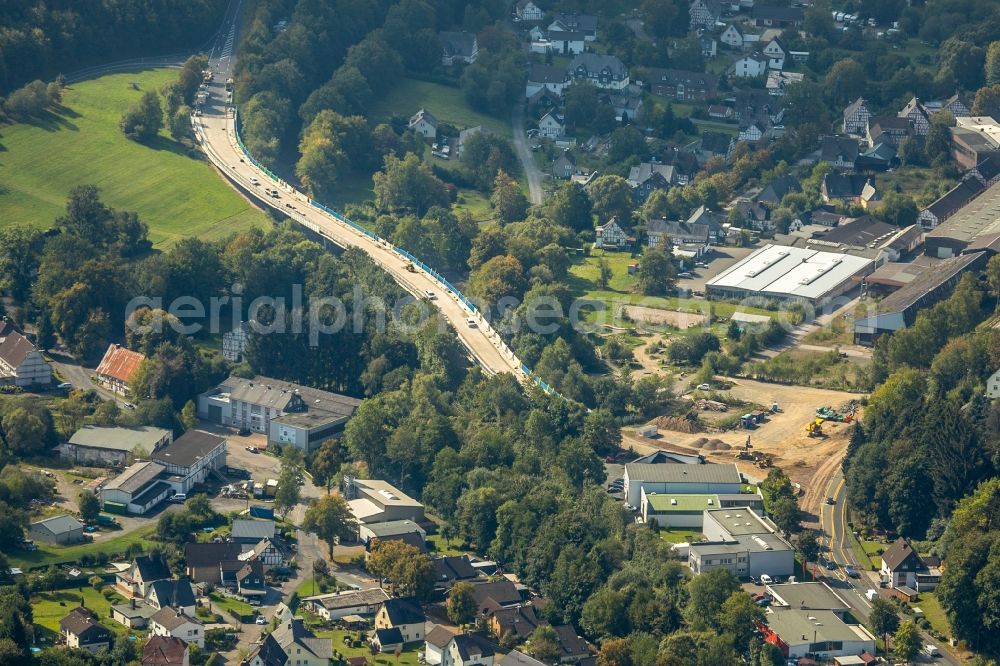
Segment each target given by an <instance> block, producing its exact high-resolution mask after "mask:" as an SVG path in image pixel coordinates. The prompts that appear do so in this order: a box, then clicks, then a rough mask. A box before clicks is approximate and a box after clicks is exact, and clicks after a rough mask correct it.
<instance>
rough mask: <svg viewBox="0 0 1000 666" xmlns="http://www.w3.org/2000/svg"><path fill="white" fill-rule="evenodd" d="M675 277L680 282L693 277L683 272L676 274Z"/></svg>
mask: <svg viewBox="0 0 1000 666" xmlns="http://www.w3.org/2000/svg"><path fill="white" fill-rule="evenodd" d="M677 277H679V278H680V279H682V280H690V279H691V278H693V277H694V275H692V274H691V273H688V272H687V271H684V272H683V273H678V274H677Z"/></svg>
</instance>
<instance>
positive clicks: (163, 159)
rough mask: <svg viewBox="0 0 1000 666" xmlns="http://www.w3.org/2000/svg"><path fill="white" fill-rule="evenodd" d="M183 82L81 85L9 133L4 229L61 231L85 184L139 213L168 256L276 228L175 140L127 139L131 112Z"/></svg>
mask: <svg viewBox="0 0 1000 666" xmlns="http://www.w3.org/2000/svg"><path fill="white" fill-rule="evenodd" d="M176 76H177V71H176V70H170V69H152V70H144V71H138V72H128V73H123V74H110V75H108V76H103V77H100V78H97V79H93V80H90V81H84V82H82V83H76V84H73V85H72V86H70V87H69V88H68V89H67V90H66V94H65V97H64V100H63V108H62V109H61V110H60V111H59V112H58V113H49V114H48V115H47V116H46V117H45V118H43V119H41V120H37V121H32V122H31V123H27V124H17V125H11V126H6V127H2V128H0V225H6V224H15V223H27V224H31V225H34V226H37V227H40V228H47V227H49V226H51V225H52V223H53V222H54V221H55V219H56V218H57V217H58V216H59V215H61V214H62V212H63V209H64V207H65V203H66V195H67V194H68V193H69V191H70V189H72V188H73V187H74V186H76V185H81V184H94V185H97V186H98V187H100V188H101V194H102V198H103V199H104V201H105V203H107V204H108V205H110V206H112V207H114V208H122V209H126V210H134V211H137V212H138V213H139V216H140V217H141V218H142V220H143V221H145V222H146V224H148V225H149V231H150V233H149V235H150V238H151V240H152V241H153V242H154V243H155V244H156V245H157V246H159V247H164V246H169V245H171V244H172V243H174V242H176V241H177V240H179V239H181V238H183V237H185V236H197V237H199V238H219V237H223V236H226V235H228V234H230V233H232V232H234V231H239V230H242V229H246V228H249V227H250V226H253V225H257V226H264V225H267V224H269V219H268V217H267V216H266V215H265V214H264V213H263V212H261V211H259V210H258V209H256V208H254V207H252V206H251V205H250V204H249V203H248V202H247V201H246V200H245V199H243V198H242V197H241V196H239V195H238V194H237V193H236V192H235V191H233V190H232V189H231V188H230V187H229V186H228V185H226V183H225V182H224V181H223V180H222V179H221V178H220V177H219V175H218V174H217V173H216V172H215V171H214V170H213V169H212V167H211V166H209V164H208V163H207V162H205V161H202V160H198V159H192V158H191V157H188V155H187V154H186V151H185V148H184V146H182V145H180V144H178V143H177V142H175V141H174V140H172V139H171V138H170V137H169V135H168V134H167V132H166V130H164V131H163V133H162V134H161V136H160V137H159V138H158V139H157V140H156V141H155V142H154V143H153V144H152V145H150V146H144V145H140V144H137V143H135V142H132V141H129V140H128V139H126V138H125V136H124V135H123V134H122V133H121V131H120V130H119V128H118V122H119V120H120V118H121V115H122V113H124V112H125V110H126V109H127V108H128V107H129V105H131V104H132V103H134V102H135V101H137V100H138V99H139V97H140V96H141V95H142V94H143V92H144V91H146V90H158V89H159V88H160V87H161V86H162V85H163V84H164V83H166V82H167V81H170V80H173V79H174V78H175V77H176ZM133 82H134V83H135V84H136V86H135V87H133V86H132V83H133ZM136 88H138V89H136Z"/></svg>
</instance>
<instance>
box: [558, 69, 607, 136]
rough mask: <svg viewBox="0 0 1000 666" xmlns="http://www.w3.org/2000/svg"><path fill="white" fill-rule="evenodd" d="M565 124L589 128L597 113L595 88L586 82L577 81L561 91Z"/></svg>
mask: <svg viewBox="0 0 1000 666" xmlns="http://www.w3.org/2000/svg"><path fill="white" fill-rule="evenodd" d="M563 100H564V105H565V106H564V112H565V116H566V123H567V124H568V125H570V126H583V127H586V126H589V125H590V124H591V123H593V122H594V113H595V112H596V111H597V107H598V103H597V88H596V87H594V86H593V85H591V84H590V83H588V82H586V81H581V80H577V81H574V82H573V83H571V84H569V86H567V88H566V90H564V91H563Z"/></svg>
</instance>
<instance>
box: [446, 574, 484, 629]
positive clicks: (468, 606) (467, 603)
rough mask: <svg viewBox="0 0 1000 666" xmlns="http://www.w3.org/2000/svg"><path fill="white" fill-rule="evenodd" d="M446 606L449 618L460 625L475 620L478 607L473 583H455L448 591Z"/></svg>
mask: <svg viewBox="0 0 1000 666" xmlns="http://www.w3.org/2000/svg"><path fill="white" fill-rule="evenodd" d="M446 607H447V611H448V619H449V620H451V621H452V622H454V623H455V624H457V625H459V626H462V625H466V624H471V623H472V622H473V621H475V619H476V611H477V610H478V608H477V604H476V595H475V588H474V587H473V586H472V584H471V583H467V582H465V581H459V582H457V583H455V585H453V586H452V588H451V590H449V592H448V602H447V604H446Z"/></svg>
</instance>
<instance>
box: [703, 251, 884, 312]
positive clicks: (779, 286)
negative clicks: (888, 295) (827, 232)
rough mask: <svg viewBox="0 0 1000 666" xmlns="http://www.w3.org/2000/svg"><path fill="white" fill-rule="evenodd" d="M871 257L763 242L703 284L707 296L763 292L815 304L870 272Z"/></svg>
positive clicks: (744, 295) (842, 290)
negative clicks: (751, 252) (759, 246)
mask: <svg viewBox="0 0 1000 666" xmlns="http://www.w3.org/2000/svg"><path fill="white" fill-rule="evenodd" d="M874 268H875V263H874V262H873V261H872V260H871V259H866V258H864V257H857V256H853V255H850V254H841V253H836V252H820V251H817V250H812V249H805V248H798V247H784V246H780V245H765V246H764V247H762V248H761V249H759V250H757V251H756V252H754V253H753V254H751V255H749V256H748V257H746V258H745V259H743V260H742V261H740V262H737V263H736V264H734V265H733V266H731V267H730V268H729V269H727V270H725V271H723V272H722V273H719V274H718V275H716V276H715V277H714V278H712V279H711V280H709V281H708V282H707V283H706V284H705V288H706V293H707V294H708V296H709V298H722V299H737V300H738V299H743V298H747V297H749V296H764V297H766V298H772V299H778V300H806V301H809V302H811V303H813V304H817V303H819V302H821V301H823V300H824V299H827V298H834V297H836V296H840V295H841V294H843V293H845V292H847V291H850V290H851V289H853V288H854V287H856V286H858V285H859V284H860V283H861V279H862V278H863V277H864V276H866V275H868V274H869V273H871V272H872V270H874Z"/></svg>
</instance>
